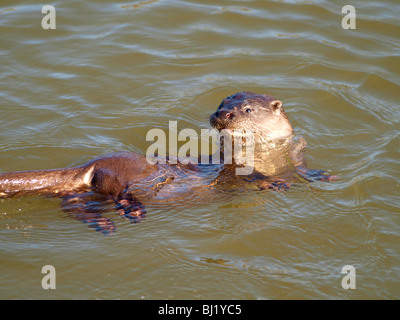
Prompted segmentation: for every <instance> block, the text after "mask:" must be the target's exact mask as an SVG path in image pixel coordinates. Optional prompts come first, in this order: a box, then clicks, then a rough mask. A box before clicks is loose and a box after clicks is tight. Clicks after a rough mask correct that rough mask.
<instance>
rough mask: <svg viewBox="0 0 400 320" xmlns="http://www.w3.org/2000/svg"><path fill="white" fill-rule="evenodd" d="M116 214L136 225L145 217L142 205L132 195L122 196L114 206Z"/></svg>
mask: <svg viewBox="0 0 400 320" xmlns="http://www.w3.org/2000/svg"><path fill="white" fill-rule="evenodd" d="M115 208H116V209H117V214H118V215H120V216H124V217H125V218H127V219H129V220H130V221H131V223H137V222H140V221H142V220H143V218H144V217H145V216H146V210H145V209H144V205H143V204H142V203H141V202H139V201H138V200H137V199H136V198H135V197H133V196H132V195H130V194H128V195H124V196H123V197H122V199H121V200H119V201H118V202H117V204H116V205H115Z"/></svg>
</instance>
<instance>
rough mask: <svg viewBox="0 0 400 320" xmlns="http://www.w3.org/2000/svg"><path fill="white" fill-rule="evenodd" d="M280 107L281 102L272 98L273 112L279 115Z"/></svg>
mask: <svg viewBox="0 0 400 320" xmlns="http://www.w3.org/2000/svg"><path fill="white" fill-rule="evenodd" d="M281 107H282V102H281V101H279V100H274V101H272V102H271V108H272V111H273V113H274V114H276V115H277V116H279V115H280V114H281Z"/></svg>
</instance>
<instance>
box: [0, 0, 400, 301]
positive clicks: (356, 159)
mask: <svg viewBox="0 0 400 320" xmlns="http://www.w3.org/2000/svg"><path fill="white" fill-rule="evenodd" d="M345 4H348V3H346V1H305V2H304V1H256V0H255V1H185V2H182V1H174V0H160V1H131V2H119V3H115V2H113V1H106V0H103V1H101V2H99V1H85V2H84V3H82V2H79V1H69V2H68V3H67V2H65V1H63V2H55V3H54V6H55V8H56V11H57V29H56V30H43V29H42V28H41V19H42V17H43V14H42V13H41V7H42V6H43V3H40V2H39V1H36V2H35V3H33V4H32V2H29V3H28V2H26V1H23V0H18V1H8V0H7V1H3V2H2V4H1V5H0V17H1V19H0V26H1V28H2V36H1V37H0V59H1V64H0V96H1V107H0V110H1V111H0V137H1V139H0V171H2V172H7V171H15V170H30V169H43V168H56V167H65V166H73V165H78V164H82V163H84V162H86V161H88V160H90V159H93V158H94V157H96V156H99V155H103V154H107V153H110V152H114V151H120V150H128V151H135V152H140V153H144V152H145V150H146V149H147V147H148V142H147V141H146V133H147V131H148V130H149V129H150V128H162V129H166V128H167V127H168V122H169V121H170V120H176V121H178V127H179V128H193V129H195V130H200V129H202V128H208V127H209V126H208V117H209V115H210V114H211V113H212V112H214V110H215V109H216V107H217V106H218V104H219V103H220V101H221V100H222V99H223V98H224V97H226V96H228V95H229V94H232V93H234V92H236V91H242V90H249V91H255V92H260V93H269V94H271V95H273V96H276V97H278V98H279V99H281V100H282V101H283V102H284V107H285V109H286V111H287V113H288V116H289V118H290V120H291V122H292V124H293V126H294V128H295V131H296V134H297V135H300V136H302V137H304V138H305V139H306V141H307V143H308V149H307V158H308V163H309V166H310V167H314V168H323V169H325V170H330V171H332V172H333V173H334V174H337V175H339V176H340V178H341V179H340V181H338V182H334V183H311V184H307V183H299V184H298V185H295V186H292V187H291V188H290V190H289V191H287V192H252V193H251V192H249V193H244V194H241V196H240V197H239V196H235V197H231V198H229V199H225V200H221V201H220V200H218V201H215V202H210V203H202V204H193V205H190V204H186V205H181V204H174V203H171V204H168V205H157V204H155V205H154V206H149V207H147V211H148V214H147V217H146V219H145V220H144V221H143V222H141V223H139V224H134V225H131V224H129V222H127V221H125V220H123V219H121V218H120V217H118V216H115V214H114V212H112V211H111V210H110V212H106V213H105V215H106V216H107V217H109V218H111V219H113V220H114V222H115V224H116V226H117V233H116V234H115V235H114V236H112V237H103V236H101V235H99V234H98V233H96V232H93V231H92V230H90V229H88V228H87V227H86V226H85V225H83V224H81V223H79V222H77V221H75V220H72V219H70V218H68V217H67V216H65V214H64V213H63V212H62V210H61V209H60V207H59V204H60V201H59V200H57V199H47V198H39V197H32V198H24V199H13V200H2V201H1V203H0V206H1V209H0V238H1V241H0V252H1V256H2V261H1V264H0V265H1V267H0V283H1V289H0V297H1V298H4V299H13V298H41V299H50V298H61V299H70V298H102V299H114V298H121V299H124V298H130V299H165V298H169V299H187V298H189V299H205V298H207V299H218V298H222V299H230V298H233V299H264V298H267V299H282V298H305V299H307V298H314V299H316V298H323V299H325V298H327V299H336V298H340V299H360V298H379V299H383V298H391V299H394V298H399V297H400V291H399V287H400V286H399V284H400V283H399V282H400V279H399V271H400V270H399V260H400V257H399V252H400V251H399V243H400V241H399V234H400V232H399V231H400V230H399V229H400V227H399V226H400V221H399V218H398V213H399V196H398V194H399V191H400V184H399V182H398V181H399V178H400V176H399V171H400V170H399V169H400V162H399V159H400V153H399V150H400V143H399V141H400V139H399V136H400V132H399V119H400V109H399V106H398V102H399V101H400V96H399V90H398V86H399V83H400V79H399V74H400V69H399V68H400V64H399V52H400V51H399V49H400V40H399V38H398V34H400V25H399V20H398V16H399V15H400V7H399V6H398V5H396V4H395V3H393V2H392V1H389V0H386V1H353V2H352V3H351V4H352V5H354V7H355V8H356V10H357V28H356V29H355V30H344V29H342V27H341V20H342V18H343V14H342V13H341V8H342V7H343V6H344V5H345ZM47 264H50V265H54V266H55V268H56V270H57V289H56V290H53V291H51V292H49V291H45V290H43V289H42V288H41V286H40V281H41V279H42V276H43V275H42V274H41V273H40V270H41V268H42V266H44V265H47ZM344 265H353V266H354V267H355V268H356V272H357V289H355V290H344V289H343V288H342V287H341V280H342V278H343V276H344V275H343V274H341V270H342V267H343V266H344Z"/></svg>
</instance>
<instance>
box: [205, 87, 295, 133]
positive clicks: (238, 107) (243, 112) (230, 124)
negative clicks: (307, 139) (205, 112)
mask: <svg viewBox="0 0 400 320" xmlns="http://www.w3.org/2000/svg"><path fill="white" fill-rule="evenodd" d="M210 123H211V126H212V127H213V128H216V129H218V130H223V129H232V130H233V129H242V130H243V129H244V130H246V129H251V130H254V132H255V133H256V134H258V135H260V136H262V137H263V138H264V139H265V138H266V139H269V140H275V139H281V138H286V137H288V136H290V135H291V134H292V133H293V128H292V126H291V124H290V122H289V119H288V117H287V116H286V113H285V111H284V110H283V107H282V102H281V101H279V100H277V99H275V98H274V97H272V96H270V95H268V94H255V93H253V92H238V93H235V94H233V95H231V96H229V97H227V98H225V99H224V100H222V102H221V104H220V105H219V107H218V109H217V111H216V112H214V113H213V114H212V115H211V117H210Z"/></svg>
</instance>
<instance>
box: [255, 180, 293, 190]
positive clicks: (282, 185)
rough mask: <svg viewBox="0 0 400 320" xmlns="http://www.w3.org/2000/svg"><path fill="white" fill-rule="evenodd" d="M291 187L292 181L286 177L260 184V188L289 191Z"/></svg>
mask: <svg viewBox="0 0 400 320" xmlns="http://www.w3.org/2000/svg"><path fill="white" fill-rule="evenodd" d="M289 188H290V183H289V182H287V181H286V180H284V179H278V180H276V181H274V182H272V183H264V184H262V185H260V190H265V189H269V190H274V191H287V190H289Z"/></svg>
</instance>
